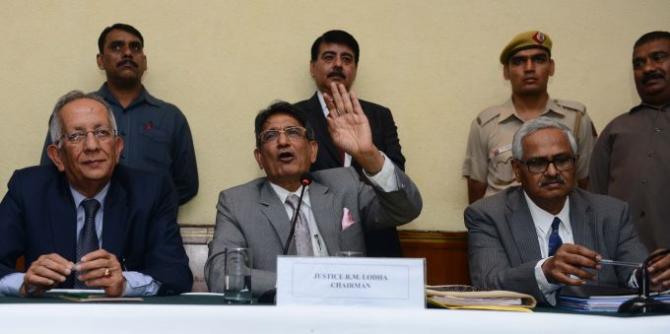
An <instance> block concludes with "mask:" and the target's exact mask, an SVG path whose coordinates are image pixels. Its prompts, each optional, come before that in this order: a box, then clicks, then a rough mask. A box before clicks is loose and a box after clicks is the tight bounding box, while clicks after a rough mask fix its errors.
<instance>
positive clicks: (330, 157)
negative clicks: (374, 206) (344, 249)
mask: <svg viewBox="0 0 670 334" xmlns="http://www.w3.org/2000/svg"><path fill="white" fill-rule="evenodd" d="M359 58H360V49H359V47H358V42H357V41H356V39H355V38H354V37H353V36H352V35H351V34H349V33H348V32H346V31H343V30H330V31H327V32H325V33H324V34H323V35H321V36H319V37H318V38H317V39H316V40H315V41H314V43H313V44H312V48H311V60H310V63H309V72H310V74H311V75H312V78H313V79H314V83H315V84H316V88H317V91H316V93H314V95H312V97H311V98H310V99H309V100H304V101H300V102H298V103H296V104H295V105H296V107H298V108H299V109H302V110H303V111H304V112H305V113H306V115H307V120H308V121H309V123H310V124H312V126H313V128H314V135H315V139H316V142H317V143H318V145H319V151H318V154H317V157H316V161H315V162H314V163H313V164H312V167H311V170H312V171H317V170H321V169H327V168H335V167H347V166H353V167H354V168H355V169H356V170H357V171H359V172H360V171H361V166H360V165H359V164H358V163H357V162H356V160H355V159H352V157H351V156H350V155H349V154H347V153H346V152H344V151H342V150H340V149H338V148H337V146H336V145H335V143H334V142H333V138H332V137H331V135H330V133H329V132H328V124H327V122H326V118H327V116H328V107H327V106H326V103H325V101H324V99H323V95H324V94H329V93H331V92H330V86H331V84H332V83H341V84H343V85H344V87H345V88H346V89H347V91H349V90H350V89H351V86H352V85H353V84H354V80H355V79H356V71H357V69H358V60H359ZM359 101H360V104H361V107H362V108H363V112H364V113H365V115H366V117H367V119H368V121H369V122H370V128H371V129H372V141H373V143H374V144H375V146H377V148H379V150H381V151H382V152H384V153H385V154H386V156H387V157H389V158H390V159H391V160H392V161H393V163H394V164H395V165H396V166H397V167H398V168H400V169H402V170H404V169H405V157H404V156H403V155H402V152H401V147H400V140H399V139H398V129H397V127H396V125H395V121H394V120H393V116H392V115H391V111H390V110H389V109H388V108H386V107H384V106H381V105H378V104H375V103H371V102H367V101H364V100H359ZM365 242H366V246H367V251H368V255H369V256H383V257H399V256H402V252H401V249H400V240H399V239H398V232H397V231H396V229H395V227H390V228H386V229H382V230H378V231H373V232H371V233H368V234H366V236H365Z"/></svg>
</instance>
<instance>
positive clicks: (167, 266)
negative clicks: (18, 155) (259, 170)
mask: <svg viewBox="0 0 670 334" xmlns="http://www.w3.org/2000/svg"><path fill="white" fill-rule="evenodd" d="M51 116H52V117H51V121H50V122H49V123H50V126H49V135H50V136H51V140H52V142H53V144H51V145H49V148H48V154H49V158H50V159H52V161H53V165H50V166H35V167H29V168H24V169H21V170H17V171H16V172H15V173H14V175H12V178H11V179H10V180H9V184H8V186H7V188H8V190H7V194H6V195H5V197H4V198H3V200H2V202H1V203H0V295H3V294H4V295H20V296H35V295H41V294H43V293H44V292H45V291H46V290H48V289H52V288H73V287H74V288H78V289H92V288H96V289H104V291H105V294H106V295H107V296H110V297H118V296H138V295H139V296H150V295H156V294H159V295H162V294H178V293H181V292H185V291H190V290H191V285H192V284H193V276H192V274H191V270H190V269H189V266H188V257H187V256H186V252H185V251H184V246H183V245H182V240H181V237H180V235H179V226H178V225H177V208H178V206H177V193H176V192H175V189H174V186H173V185H172V184H171V182H170V181H169V177H168V176H166V175H160V174H155V173H148V172H144V171H138V170H134V169H132V168H127V167H124V166H119V165H117V163H118V159H119V156H120V155H121V151H122V150H123V139H122V138H120V137H119V136H117V126H116V125H117V123H116V121H115V120H114V115H113V113H112V111H111V108H110V107H109V106H108V105H107V103H106V102H105V100H104V99H102V98H101V97H100V96H98V95H95V94H94V93H89V94H84V93H82V92H80V91H72V92H70V93H68V94H66V95H64V96H63V97H62V98H61V99H60V100H59V101H58V103H56V105H55V107H54V110H53V112H52V114H51ZM19 256H24V258H25V264H26V267H27V270H26V272H25V273H20V272H17V271H16V268H15V264H16V260H17V258H18V257H19Z"/></svg>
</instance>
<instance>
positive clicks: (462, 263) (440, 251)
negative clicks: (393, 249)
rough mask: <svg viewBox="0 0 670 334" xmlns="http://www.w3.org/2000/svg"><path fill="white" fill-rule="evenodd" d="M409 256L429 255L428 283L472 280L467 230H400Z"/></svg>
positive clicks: (403, 245) (402, 242) (404, 251)
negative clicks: (469, 268) (469, 267)
mask: <svg viewBox="0 0 670 334" xmlns="http://www.w3.org/2000/svg"><path fill="white" fill-rule="evenodd" d="M399 234H400V244H401V246H402V250H403V255H404V256H405V257H419V258H425V259H426V267H427V269H426V271H427V276H428V277H427V281H428V284H470V273H469V271H468V234H467V232H434V231H399Z"/></svg>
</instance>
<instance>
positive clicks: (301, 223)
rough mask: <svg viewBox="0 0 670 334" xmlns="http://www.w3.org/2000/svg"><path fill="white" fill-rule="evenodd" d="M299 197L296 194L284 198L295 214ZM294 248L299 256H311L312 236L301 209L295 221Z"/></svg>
mask: <svg viewBox="0 0 670 334" xmlns="http://www.w3.org/2000/svg"><path fill="white" fill-rule="evenodd" d="M299 201H300V197H298V195H296V194H292V195H289V196H288V198H286V204H288V205H289V206H290V207H291V208H292V209H293V212H294V214H295V209H296V208H297V207H298V202H299ZM294 240H295V249H296V253H297V254H298V255H299V256H312V255H314V252H313V250H312V238H311V236H310V233H309V226H308V225H307V217H305V214H303V213H302V210H300V212H298V218H297V220H296V221H295V235H294Z"/></svg>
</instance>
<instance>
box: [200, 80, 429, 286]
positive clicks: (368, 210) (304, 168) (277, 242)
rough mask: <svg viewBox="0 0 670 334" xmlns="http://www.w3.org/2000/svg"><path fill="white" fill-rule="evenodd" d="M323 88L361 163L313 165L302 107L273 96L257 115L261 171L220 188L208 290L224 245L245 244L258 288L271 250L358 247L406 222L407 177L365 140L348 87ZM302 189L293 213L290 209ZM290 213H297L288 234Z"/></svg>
mask: <svg viewBox="0 0 670 334" xmlns="http://www.w3.org/2000/svg"><path fill="white" fill-rule="evenodd" d="M332 91H333V92H334V94H333V96H332V97H331V96H330V95H329V94H325V99H326V102H327V103H328V105H329V110H330V115H329V116H328V126H329V131H330V134H331V136H332V138H333V141H334V143H335V144H336V145H337V147H339V148H340V149H342V150H344V151H345V152H347V153H348V154H350V155H351V156H352V157H353V159H355V160H356V161H357V162H358V163H359V164H360V166H361V168H362V170H363V177H364V178H365V179H366V181H367V182H366V183H364V182H362V181H361V180H360V177H361V176H360V175H359V174H358V172H356V171H355V170H354V169H353V168H351V167H349V168H333V169H327V170H322V171H318V172H313V173H311V175H310V178H311V179H312V180H313V182H312V183H311V184H309V182H302V180H303V179H304V175H305V173H307V172H309V169H310V166H311V165H312V163H314V161H315V159H316V156H317V153H318V145H317V143H316V141H314V137H313V134H312V130H311V128H310V125H309V122H308V121H307V120H306V118H305V116H304V114H303V113H302V111H301V110H299V109H296V108H295V107H293V106H292V105H290V104H288V103H281V102H280V103H275V104H273V105H271V106H270V107H269V108H268V109H267V110H263V111H261V112H260V113H259V114H258V116H257V117H256V129H255V132H256V149H255V150H254V156H255V158H256V161H257V162H258V165H259V166H260V168H261V169H263V170H264V171H265V173H266V175H267V177H264V178H260V179H256V180H253V181H251V182H249V183H246V184H243V185H240V186H237V187H233V188H230V189H228V190H224V191H222V192H221V195H220V196H219V203H218V204H217V215H216V231H215V233H214V240H213V241H212V242H211V243H210V245H209V259H208V264H207V266H206V268H207V269H206V270H205V275H206V279H207V285H208V286H209V289H210V291H222V290H223V281H224V280H223V279H222V276H223V272H224V269H225V268H224V266H225V264H224V263H222V261H217V260H216V256H217V254H219V253H221V251H222V250H223V249H225V248H230V247H233V248H235V247H246V248H249V249H251V253H252V257H253V270H252V273H251V283H252V284H251V286H252V292H253V294H254V295H260V294H262V293H264V292H266V291H268V290H270V289H272V288H273V287H274V286H275V281H276V274H275V273H276V269H277V255H281V254H284V252H285V250H288V254H297V255H300V256H331V255H336V254H337V253H338V252H339V251H358V252H365V241H364V239H363V237H364V235H365V234H366V233H368V231H371V230H375V229H379V228H385V227H390V226H396V225H400V224H404V223H407V222H409V221H411V220H412V219H414V218H415V217H417V216H418V215H419V212H420V211H421V206H422V202H421V197H420V195H419V191H418V190H417V188H416V186H415V185H414V183H413V182H412V181H411V180H410V178H409V177H408V176H407V175H405V173H403V171H402V170H401V169H400V168H398V167H397V166H395V165H394V164H393V162H392V161H391V160H390V159H389V158H388V157H387V156H386V155H385V154H384V153H383V152H381V151H380V150H379V149H378V148H377V147H376V146H375V145H374V143H373V142H372V138H371V133H370V132H371V130H370V125H369V123H368V121H367V119H366V117H365V113H363V110H362V109H361V105H360V104H359V102H358V100H357V99H356V97H355V94H354V93H353V92H351V95H350V93H349V92H348V91H347V89H346V87H345V86H344V85H342V84H339V85H336V84H335V83H333V84H332ZM303 190H306V191H304V197H303V199H302V205H301V207H300V209H299V211H298V212H299V214H298V215H295V211H296V210H297V209H296V208H297V204H298V203H300V202H301V201H300V196H299V195H298V194H302V193H303V192H302V191H303ZM291 217H296V225H295V234H293V237H291V234H290V230H291Z"/></svg>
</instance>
